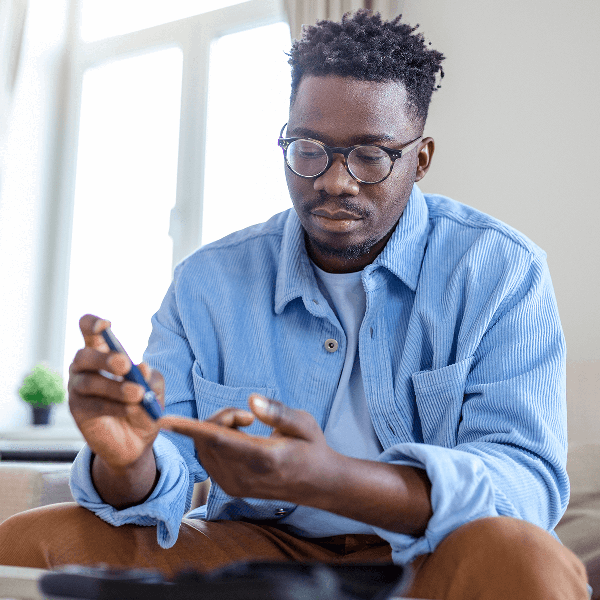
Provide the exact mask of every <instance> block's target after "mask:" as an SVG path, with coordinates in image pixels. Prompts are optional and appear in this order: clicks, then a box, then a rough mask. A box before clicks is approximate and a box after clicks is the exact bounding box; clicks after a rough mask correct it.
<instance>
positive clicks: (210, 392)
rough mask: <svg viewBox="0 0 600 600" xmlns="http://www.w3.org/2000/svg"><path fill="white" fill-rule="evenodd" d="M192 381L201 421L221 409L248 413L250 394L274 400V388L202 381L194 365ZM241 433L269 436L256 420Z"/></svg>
mask: <svg viewBox="0 0 600 600" xmlns="http://www.w3.org/2000/svg"><path fill="white" fill-rule="evenodd" d="M192 379H193V382H194V394H195V396H196V407H197V410H198V419H199V420H200V421H203V420H205V419H208V417H210V416H211V415H213V414H214V413H216V412H217V411H219V410H222V409H223V408H230V407H231V408H242V409H244V410H247V411H249V410H250V408H249V406H248V398H249V396H250V395H251V394H260V395H261V396H265V397H266V398H275V397H276V390H275V388H269V387H259V386H256V387H250V386H245V387H233V386H228V385H221V384H220V383H215V382H214V381H208V380H207V379H204V378H203V377H202V375H201V372H200V367H199V366H198V364H197V363H194V367H193V369H192ZM243 431H244V432H245V433H248V434H251V435H262V436H265V435H269V434H270V432H271V429H270V427H267V426H266V425H265V424H263V423H261V422H260V421H259V420H258V419H255V420H254V423H252V425H250V426H249V427H244V428H243Z"/></svg>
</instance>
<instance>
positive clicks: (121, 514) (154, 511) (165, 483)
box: [70, 435, 189, 548]
mask: <svg viewBox="0 0 600 600" xmlns="http://www.w3.org/2000/svg"><path fill="white" fill-rule="evenodd" d="M152 449H153V451H154V457H155V459H156V466H157V468H158V470H159V471H160V478H159V480H158V483H157V484H156V487H155V488H154V490H153V491H152V494H151V495H150V497H149V498H148V499H147V500H146V501H145V502H144V503H143V504H137V505H136V506H130V507H129V508H125V509H123V510H118V509H116V508H114V507H113V506H111V505H110V504H106V502H104V501H103V500H102V499H101V498H100V496H99V495H98V492H97V491H96V488H95V487H94V484H93V483H92V474H91V469H90V466H91V460H92V452H91V450H90V448H89V446H87V445H86V446H85V447H84V448H83V449H82V450H81V451H80V452H79V454H78V455H77V457H76V458H75V461H74V463H73V467H72V469H71V480H70V486H71V493H72V494H73V498H74V499H75V502H77V503H78V504H80V505H81V506H83V507H84V508H87V509H88V510H90V511H92V512H93V513H94V514H95V515H97V516H98V517H100V518H101V519H102V520H103V521H106V522H107V523H109V524H110V525H114V526H115V527H118V526H120V525H125V524H129V523H130V524H134V525H146V526H153V525H156V534H157V539H158V543H159V545H160V546H161V548H170V547H171V546H173V545H174V544H175V542H176V541H177V536H178V534H179V526H180V524H181V519H182V517H183V514H184V512H185V508H186V506H185V505H186V496H187V490H188V488H189V473H188V469H187V466H186V464H185V461H184V460H183V458H182V457H181V455H180V454H179V452H178V451H177V448H176V447H175V446H174V445H173V443H172V442H170V441H169V440H168V439H167V438H165V437H164V436H162V435H159V436H158V437H157V438H156V440H155V441H154V445H153V447H152Z"/></svg>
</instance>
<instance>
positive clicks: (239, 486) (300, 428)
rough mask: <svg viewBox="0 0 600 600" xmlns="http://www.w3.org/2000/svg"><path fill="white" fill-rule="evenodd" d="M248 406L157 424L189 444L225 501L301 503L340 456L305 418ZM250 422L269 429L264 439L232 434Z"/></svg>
mask: <svg viewBox="0 0 600 600" xmlns="http://www.w3.org/2000/svg"><path fill="white" fill-rule="evenodd" d="M248 404H249V407H250V410H251V412H249V411H245V410H241V409H236V408H225V409H223V410H221V411H219V412H217V413H215V414H214V415H213V416H212V417H210V418H209V419H207V420H206V421H197V420H192V419H186V418H183V417H172V416H166V417H163V418H162V419H161V420H160V422H159V424H160V426H161V427H162V428H163V429H167V430H170V431H174V432H177V433H181V434H183V435H186V436H189V437H191V438H192V439H193V440H194V443H195V446H196V450H197V452H198V458H199V460H200V462H201V463H202V466H203V467H204V468H205V469H206V471H207V472H208V474H209V475H210V477H211V479H212V480H213V481H215V482H216V483H218V484H219V485H220V486H221V488H222V489H223V490H224V491H225V492H226V493H227V494H229V495H230V496H236V497H249V498H262V499H278V500H285V501H289V502H294V503H296V504H299V503H306V502H307V499H308V497H309V496H310V494H311V492H314V493H317V492H318V488H319V482H320V481H323V479H322V478H323V477H327V478H329V477H331V476H333V474H334V473H335V467H334V464H335V461H336V457H338V456H340V455H339V454H338V453H337V452H335V451H334V450H332V449H331V448H330V447H329V446H328V445H327V443H326V441H325V436H324V435H323V432H322V431H321V428H320V427H319V425H318V423H317V422H316V420H315V419H314V417H313V416H312V415H311V414H310V413H308V412H305V411H303V410H295V409H293V408H290V407H288V406H285V405H284V404H282V403H281V402H277V401H275V400H270V399H267V398H263V397H262V396H258V395H252V396H251V397H250V398H249V400H248ZM255 418H258V419H259V420H260V421H262V422H263V423H265V424H266V425H268V426H270V427H272V428H273V431H272V433H271V436H270V437H258V436H253V435H248V434H247V433H244V432H242V431H239V430H238V427H245V426H248V425H250V424H251V423H252V422H253V421H254V419H255Z"/></svg>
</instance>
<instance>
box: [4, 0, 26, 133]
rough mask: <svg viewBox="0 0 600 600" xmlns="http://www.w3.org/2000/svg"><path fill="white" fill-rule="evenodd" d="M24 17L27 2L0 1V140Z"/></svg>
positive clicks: (17, 64)
mask: <svg viewBox="0 0 600 600" xmlns="http://www.w3.org/2000/svg"><path fill="white" fill-rule="evenodd" d="M26 15H27V0H0V140H1V139H2V135H3V133H4V129H5V127H6V125H7V121H8V114H9V109H10V105H11V101H12V96H13V92H14V89H15V83H16V81H17V73H18V70H19V59H20V57H21V46H22V44H23V33H24V31H25V17H26Z"/></svg>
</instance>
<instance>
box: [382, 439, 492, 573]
mask: <svg viewBox="0 0 600 600" xmlns="http://www.w3.org/2000/svg"><path fill="white" fill-rule="evenodd" d="M378 460H379V461H381V462H386V463H391V464H399V465H408V466H411V467H416V468H419V469H424V470H425V471H426V472H427V476H428V477H429V480H430V481H431V505H432V509H433V516H432V517H431V518H430V519H429V523H428V524H427V528H426V529H425V533H424V535H423V536H422V537H419V538H416V537H413V536H410V535H406V534H402V533H394V532H392V531H388V530H386V529H381V528H379V527H374V530H375V533H376V534H377V535H379V536H380V537H382V538H383V539H385V540H387V541H388V542H389V543H390V545H391V546H392V559H393V561H394V562H395V563H396V564H408V563H410V562H412V561H413V560H414V559H415V558H416V557H417V556H419V555H421V554H428V553H430V552H433V551H434V550H435V549H436V547H437V546H438V544H439V543H440V542H441V541H442V540H443V539H444V538H445V537H446V536H447V535H448V534H450V533H451V532H452V531H454V530H455V529H458V528H459V527H460V526H461V525H465V524H466V523H468V522H470V521H473V520H475V519H480V518H482V517H495V516H498V511H497V510H496V503H495V496H494V486H493V483H492V479H491V477H490V474H489V472H488V470H487V468H486V466H485V464H484V463H483V461H482V460H481V459H480V458H479V457H478V456H475V455H472V454H469V453H467V452H462V451H461V450H455V449H451V448H442V447H439V446H432V445H428V444H414V443H407V444H398V445H396V446H393V447H392V448H389V449H388V450H386V451H385V452H383V453H382V454H381V455H380V456H379V458H378Z"/></svg>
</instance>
